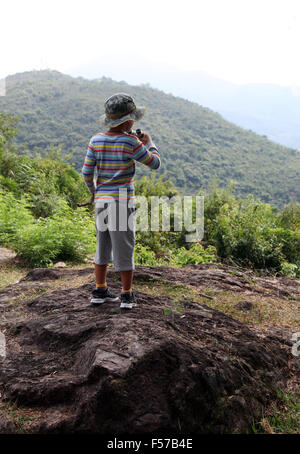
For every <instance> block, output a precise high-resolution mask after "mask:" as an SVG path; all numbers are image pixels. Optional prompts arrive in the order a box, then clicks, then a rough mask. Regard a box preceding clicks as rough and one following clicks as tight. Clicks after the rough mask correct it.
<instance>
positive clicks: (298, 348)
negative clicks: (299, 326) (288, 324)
mask: <svg viewBox="0 0 300 454" xmlns="http://www.w3.org/2000/svg"><path fill="white" fill-rule="evenodd" d="M291 340H292V341H293V342H294V344H293V346H292V354H293V355H294V356H300V332H298V333H293V335H292V338H291Z"/></svg>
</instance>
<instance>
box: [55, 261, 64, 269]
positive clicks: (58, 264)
mask: <svg viewBox="0 0 300 454" xmlns="http://www.w3.org/2000/svg"><path fill="white" fill-rule="evenodd" d="M53 267H54V268H66V267H67V265H66V264H65V262H57V263H55V264H54V265H53Z"/></svg>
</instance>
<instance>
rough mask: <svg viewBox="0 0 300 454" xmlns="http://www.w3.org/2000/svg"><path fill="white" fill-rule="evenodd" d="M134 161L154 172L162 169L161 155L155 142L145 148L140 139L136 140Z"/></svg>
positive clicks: (133, 154) (133, 153)
mask: <svg viewBox="0 0 300 454" xmlns="http://www.w3.org/2000/svg"><path fill="white" fill-rule="evenodd" d="M132 159H134V160H135V161H138V162H141V163H142V164H144V165H145V166H148V167H150V168H151V169H154V170H156V169H158V168H159V167H160V154H159V152H158V150H157V148H156V146H155V145H154V143H153V142H149V143H148V144H147V146H145V145H144V144H143V143H142V142H141V141H140V140H139V139H136V144H135V146H134V149H133V152H132Z"/></svg>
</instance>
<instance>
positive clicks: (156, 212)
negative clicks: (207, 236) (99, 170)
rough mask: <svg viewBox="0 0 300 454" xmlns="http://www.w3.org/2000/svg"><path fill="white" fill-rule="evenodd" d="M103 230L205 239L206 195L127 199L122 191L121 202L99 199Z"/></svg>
mask: <svg viewBox="0 0 300 454" xmlns="http://www.w3.org/2000/svg"><path fill="white" fill-rule="evenodd" d="M95 207H96V209H97V210H96V225H97V229H98V230H99V231H105V230H107V229H108V230H110V231H117V230H119V231H127V230H128V229H129V230H135V231H140V232H147V231H151V232H159V231H163V232H171V231H172V232H181V231H184V232H185V241H186V242H188V243H190V242H198V241H201V240H202V239H203V236H204V196H184V197H180V196H173V197H167V196H151V197H149V198H146V197H144V196H136V197H135V198H130V197H129V198H128V197H127V190H126V189H120V191H119V199H118V203H116V200H115V199H114V198H112V197H107V196H106V197H105V199H102V198H101V199H99V200H97V199H96V200H95Z"/></svg>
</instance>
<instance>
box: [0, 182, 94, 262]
mask: <svg viewBox="0 0 300 454" xmlns="http://www.w3.org/2000/svg"><path fill="white" fill-rule="evenodd" d="M0 242H1V244H3V245H7V246H10V247H11V248H12V249H14V250H15V251H16V252H17V254H18V256H19V257H21V258H23V259H25V260H27V261H28V262H29V263H30V265H31V266H45V265H49V264H51V263H52V262H53V261H58V260H68V261H83V260H84V259H85V257H86V254H87V253H89V252H93V250H94V249H95V244H96V237H95V225H94V220H93V218H92V217H91V216H90V215H89V214H87V212H86V210H85V209H83V208H79V209H77V210H72V208H70V207H69V206H68V204H67V202H66V201H63V200H60V202H59V206H58V208H57V209H56V210H55V211H54V213H53V215H52V216H51V217H47V218H42V217H41V218H39V219H35V218H34V217H33V215H32V214H31V211H30V206H29V203H28V201H27V200H26V198H22V199H20V200H17V199H16V198H15V197H14V196H13V194H12V193H5V192H4V191H0Z"/></svg>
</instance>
